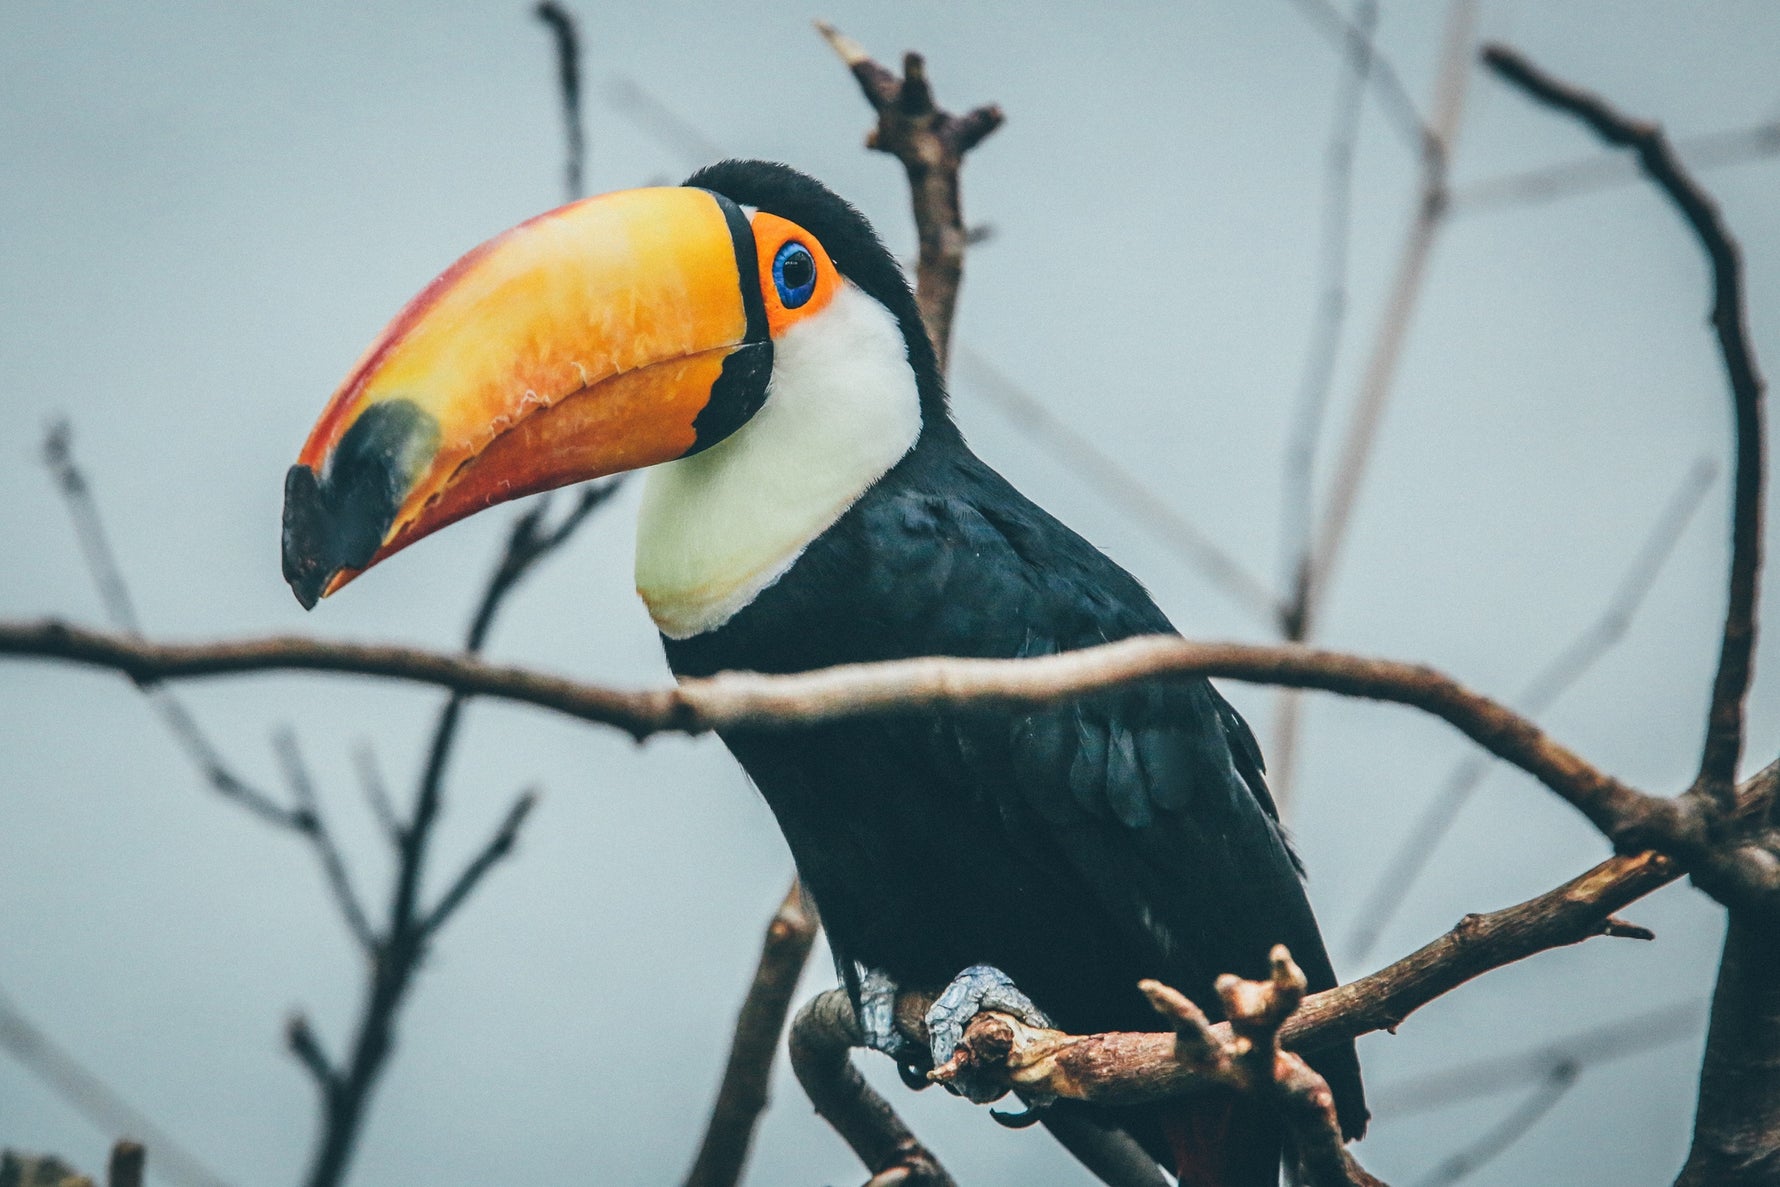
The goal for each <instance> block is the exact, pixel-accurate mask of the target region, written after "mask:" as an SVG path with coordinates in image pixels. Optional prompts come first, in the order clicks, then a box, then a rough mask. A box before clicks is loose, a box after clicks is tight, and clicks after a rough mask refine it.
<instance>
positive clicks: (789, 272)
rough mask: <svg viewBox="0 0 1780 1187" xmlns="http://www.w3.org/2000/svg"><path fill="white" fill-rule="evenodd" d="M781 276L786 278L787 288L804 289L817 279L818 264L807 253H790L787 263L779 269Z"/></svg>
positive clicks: (801, 251) (786, 258)
mask: <svg viewBox="0 0 1780 1187" xmlns="http://www.w3.org/2000/svg"><path fill="white" fill-rule="evenodd" d="M779 275H781V276H782V277H784V279H785V287H786V288H788V289H800V288H803V287H804V286H805V285H807V284H809V283H811V282H812V281H814V280H815V279H816V262H815V261H814V260H812V259H810V253H809V252H807V251H803V250H798V251H793V252H788V253H787V254H786V256H785V263H784V264H783V266H781V267H780V269H779Z"/></svg>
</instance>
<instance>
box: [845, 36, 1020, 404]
mask: <svg viewBox="0 0 1780 1187" xmlns="http://www.w3.org/2000/svg"><path fill="white" fill-rule="evenodd" d="M816 29H817V31H818V32H820V33H821V34H822V36H823V38H824V39H825V40H826V41H827V42H828V45H829V48H831V49H832V50H834V52H835V54H836V55H837V56H838V57H839V58H840V60H841V61H842V62H844V63H846V66H847V68H848V69H849V70H851V71H852V72H853V77H854V78H855V79H857V80H858V82H859V89H860V90H861V91H862V92H864V94H865V101H866V102H867V103H870V104H871V106H872V110H873V111H875V112H877V115H878V124H877V127H876V128H874V129H872V131H870V132H869V133H867V134H866V138H865V146H866V147H867V148H870V149H876V150H877V151H878V152H884V153H889V154H890V155H891V156H893V157H895V158H896V159H897V160H899V161H901V162H902V167H903V169H904V171H906V172H907V173H908V178H909V189H910V191H911V192H912V194H913V198H914V208H915V233H916V236H917V238H918V239H919V241H920V245H921V250H920V256H919V258H918V260H917V263H916V265H915V300H916V302H917V303H918V304H919V305H920V307H921V320H922V321H924V322H925V323H926V324H927V332H928V334H929V335H931V336H932V338H933V349H934V352H935V353H936V354H937V355H938V356H939V363H940V370H941V371H944V370H945V366H946V358H947V355H948V354H949V353H950V346H951V340H952V314H953V311H954V310H955V309H956V308H957V305H958V286H959V285H960V284H961V283H962V281H963V279H964V249H965V245H966V240H967V234H968V233H967V232H966V230H965V227H964V212H963V208H962V206H961V205H960V203H959V197H958V172H959V170H960V169H961V168H962V167H963V165H964V157H965V155H966V154H967V153H969V152H970V150H971V149H973V148H975V147H976V146H977V145H979V144H981V143H982V142H983V139H984V137H986V136H988V135H989V134H990V133H991V132H993V131H995V129H996V128H999V127H1000V126H1001V123H1002V120H1003V118H1004V117H1003V116H1002V114H1001V108H999V107H997V106H995V105H994V104H993V103H990V104H985V105H984V106H982V107H978V108H975V109H973V110H971V111H969V112H966V113H965V114H964V115H962V116H958V115H953V114H952V113H951V112H949V111H947V110H945V109H944V108H942V107H940V106H939V105H938V104H937V103H935V102H934V98H933V88H932V87H931V86H930V85H929V84H928V82H927V64H926V61H925V60H924V59H923V58H922V57H921V55H920V54H917V53H909V54H905V55H904V56H903V59H902V77H901V78H898V77H897V76H896V75H895V74H894V73H892V72H891V71H889V70H887V69H885V68H884V67H883V66H880V65H879V64H878V63H877V62H875V61H873V60H872V58H871V56H870V55H869V54H867V53H866V52H865V49H864V47H863V46H861V45H860V44H859V43H858V42H857V41H854V40H853V39H852V38H851V37H848V36H847V35H846V34H844V33H842V32H841V31H840V30H838V29H836V28H835V27H834V26H833V25H830V24H828V23H827V22H825V21H817V22H816Z"/></svg>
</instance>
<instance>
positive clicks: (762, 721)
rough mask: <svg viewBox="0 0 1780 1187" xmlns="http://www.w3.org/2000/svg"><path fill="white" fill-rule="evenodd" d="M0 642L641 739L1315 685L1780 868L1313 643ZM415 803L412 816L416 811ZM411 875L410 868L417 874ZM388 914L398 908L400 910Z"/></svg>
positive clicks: (1659, 827)
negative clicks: (1056, 647) (721, 646)
mask: <svg viewBox="0 0 1780 1187" xmlns="http://www.w3.org/2000/svg"><path fill="white" fill-rule="evenodd" d="M0 654H11V655H36V656H44V657H53V658H59V659H65V660H73V661H75V662H79V663H87V664H94V665H99V666H105V667H112V668H116V669H118V670H120V671H123V672H125V673H126V674H128V675H130V676H131V677H132V678H133V679H135V680H137V681H138V682H139V683H140V682H144V681H152V680H158V679H167V678H174V677H190V676H199V675H219V674H224V673H230V672H244V671H264V670H272V669H287V670H289V669H307V670H316V671H330V670H331V671H339V672H356V673H361V674H367V675H378V676H388V677H395V678H401V679H408V680H416V681H420V682H423V683H431V684H439V685H442V686H444V687H447V688H451V689H453V690H454V691H456V692H457V693H459V694H460V695H469V694H476V695H486V696H496V697H502V698H505V699H508V700H515V701H521V702H525V703H529V704H533V705H539V706H542V707H546V708H550V709H554V710H557V711H558V712H562V713H565V714H567V715H569V716H571V717H576V718H579V719H581V720H585V721H592V722H597V723H602V724H607V725H614V726H618V727H619V728H622V729H625V730H626V731H628V732H630V733H631V734H633V735H634V736H636V737H638V738H643V737H647V736H648V735H650V734H653V733H658V732H663V731H674V732H682V733H695V734H696V733H701V732H704V731H706V730H711V729H720V728H781V729H782V728H789V727H793V726H798V725H812V724H817V723H819V722H824V721H835V720H840V719H843V718H849V717H859V716H869V715H872V714H876V713H884V712H891V711H895V710H897V709H902V708H906V707H908V706H909V705H913V704H920V705H932V706H958V705H964V704H970V705H973V706H977V707H988V706H992V705H993V706H1002V707H1014V706H1033V705H1042V704H1049V703H1054V702H1056V701H1059V700H1065V699H1068V698H1070V697H1073V696H1077V695H1080V694H1082V693H1087V692H1093V691H1097V690H1101V689H1105V688H1110V687H1114V686H1117V685H1120V684H1124V683H1128V682H1131V681H1135V680H1141V679H1146V678H1153V677H1165V676H1187V675H1202V676H1225V677H1231V678H1234V679H1238V680H1246V681H1251V682H1256V683H1264V684H1276V685H1283V686H1287V687H1296V688H1317V689H1322V690H1324V691H1327V692H1335V693H1340V694H1342V695H1346V696H1355V697H1364V698H1368V699H1374V700H1383V701H1391V702H1394V703H1398V704H1403V705H1408V706H1411V707H1414V708H1418V709H1421V710H1423V711H1425V712H1428V713H1431V714H1433V715H1435V716H1437V717H1440V718H1441V719H1443V720H1445V721H1446V722H1448V723H1449V724H1451V725H1453V726H1454V727H1456V728H1457V729H1459V730H1460V731H1461V732H1462V733H1464V734H1465V735H1466V736H1467V737H1469V738H1471V739H1472V740H1473V741H1474V742H1476V743H1478V744H1479V745H1481V746H1482V747H1484V749H1486V750H1488V751H1489V752H1490V753H1492V754H1495V755H1496V756H1497V757H1499V758H1502V759H1505V760H1507V761H1508V762H1510V763H1513V764H1514V765H1515V766H1517V767H1520V768H1521V769H1522V770H1525V771H1527V772H1528V773H1529V774H1532V775H1533V776H1534V777H1535V778H1537V779H1539V780H1540V782H1542V783H1544V784H1545V785H1546V786H1548V787H1550V788H1551V789H1552V790H1553V791H1555V792H1557V793H1558V794H1559V795H1560V796H1562V797H1563V798H1564V799H1565V800H1567V801H1568V802H1569V803H1570V804H1571V805H1572V806H1574V807H1576V808H1577V809H1578V810H1579V811H1581V812H1582V813H1583V814H1584V815H1585V816H1587V817H1588V818H1589V820H1590V821H1592V822H1593V823H1594V824H1595V825H1596V826H1597V827H1598V828H1600V829H1601V831H1602V832H1603V833H1605V834H1606V835H1608V836H1609V837H1613V838H1616V839H1619V838H1623V837H1626V836H1632V835H1635V836H1637V837H1639V838H1641V839H1643V838H1648V839H1649V840H1648V841H1647V843H1650V844H1656V845H1660V846H1661V847H1662V848H1663V849H1664V850H1665V851H1670V852H1674V853H1675V854H1676V855H1677V856H1680V857H1682V858H1684V859H1685V860H1686V861H1687V862H1688V863H1689V865H1690V870H1691V872H1692V873H1694V875H1695V876H1696V878H1701V877H1703V876H1705V875H1708V874H1709V875H1710V880H1711V883H1712V885H1711V887H1710V889H1711V890H1712V892H1713V893H1714V894H1715V895H1727V896H1736V897H1743V898H1747V899H1749V900H1751V901H1760V902H1762V903H1764V904H1771V903H1772V900H1773V898H1774V892H1775V890H1776V884H1777V883H1780V870H1777V869H1776V868H1775V865H1774V863H1772V862H1771V861H1769V860H1768V858H1767V855H1766V853H1765V851H1761V850H1759V849H1758V848H1755V847H1751V846H1740V847H1735V848H1730V849H1725V850H1722V851H1721V850H1718V849H1714V848H1713V847H1712V846H1711V845H1710V843H1709V838H1707V836H1706V835H1705V832H1704V821H1703V820H1702V819H1701V818H1700V814H1699V811H1698V808H1697V804H1696V803H1695V802H1694V801H1692V800H1689V799H1688V798H1687V797H1679V798H1677V799H1663V798H1659V797H1653V796H1648V795H1645V794H1642V793H1640V792H1638V791H1636V790H1634V789H1632V788H1631V787H1629V786H1627V785H1626V784H1625V783H1623V782H1621V781H1620V780H1618V779H1615V778H1613V777H1612V776H1610V775H1607V774H1606V773H1604V772H1602V771H1600V770H1599V769H1598V768H1596V767H1594V766H1592V765H1590V764H1589V763H1587V762H1586V761H1584V760H1583V759H1582V758H1580V757H1579V756H1577V755H1576V754H1575V753H1574V752H1572V751H1570V750H1569V749H1567V748H1565V747H1564V746H1562V745H1561V744H1559V743H1557V742H1556V741H1554V740H1553V739H1551V738H1550V737H1548V736H1547V735H1546V734H1545V733H1544V732H1543V731H1542V730H1540V729H1539V728H1538V726H1537V725H1535V724H1534V723H1532V722H1530V721H1528V720H1527V719H1526V718H1524V717H1522V716H1520V715H1519V714H1516V713H1514V712H1513V711H1512V710H1510V709H1508V708H1507V707H1505V706H1503V705H1501V704H1499V703H1497V702H1495V701H1492V700H1490V699H1489V698H1487V697H1484V696H1480V695H1479V694H1477V693H1474V692H1471V691H1470V690H1468V689H1466V688H1464V687H1463V686H1462V685H1460V684H1458V683H1457V682H1456V681H1454V680H1452V679H1451V678H1450V677H1447V676H1444V675H1442V674H1440V673H1438V672H1436V671H1434V670H1432V669H1430V668H1426V667H1421V666H1417V665H1411V664H1402V663H1394V662H1391V661H1388V660H1377V659H1366V658H1362V657H1359V656H1352V655H1344V654H1341V653H1339V652H1331V651H1323V650H1318V649H1313V648H1307V647H1295V646H1279V647H1262V646H1254V645H1245V644H1237V643H1193V642H1188V641H1187V640H1185V639H1180V638H1176V637H1173V636H1166V635H1156V636H1147V637H1141V638H1134V639H1126V640H1123V641H1121V642H1117V643H1110V644H1106V645H1103V646H1100V647H1094V648H1088V649H1085V650H1082V651H1073V652H1066V653H1063V654H1060V655H1052V656H1043V657H1037V658H1033V659H1024V660H984V659H955V658H933V657H929V658H925V659H918V660H897V661H891V662H885V663H875V664H856V665H843V666H841V667H836V668H829V669H823V670H820V671H815V672H805V673H799V674H796V675H785V676H765V675H760V674H758V673H749V672H726V673H720V674H719V675H716V676H712V677H709V678H707V679H702V680H688V681H684V682H682V683H681V684H680V685H678V686H677V687H675V688H671V689H662V690H657V691H651V692H620V691H617V690H614V689H608V688H601V687H598V686H595V685H588V684H579V683H576V682H574V681H571V680H565V679H563V678H561V677H555V676H547V675H543V674H541V673H537V672H532V671H527V670H525V669H521V668H512V667H500V666H495V665H490V664H484V663H482V662H481V661H479V660H477V659H475V658H474V657H471V656H447V655H440V654H437V653H434V652H428V651H424V650H419V649H414V648H405V647H388V646H364V645H358V646H354V645H349V644H324V643H317V642H313V641H310V640H304V639H263V640H252V641H247V642H242V643H233V644H227V643H224V644H187V645H178V644H154V643H149V642H146V641H143V640H138V639H131V638H127V637H123V636H118V635H105V634H102V633H98V632H91V631H83V630H79V629H77V628H73V627H69V626H67V625H65V624H61V623H56V622H47V623H35V624H12V623H0ZM420 820H421V817H420V816H419V815H418V814H417V816H416V825H417V826H418V824H419V823H420ZM414 876H417V875H414ZM398 917H401V916H400V914H399V913H398Z"/></svg>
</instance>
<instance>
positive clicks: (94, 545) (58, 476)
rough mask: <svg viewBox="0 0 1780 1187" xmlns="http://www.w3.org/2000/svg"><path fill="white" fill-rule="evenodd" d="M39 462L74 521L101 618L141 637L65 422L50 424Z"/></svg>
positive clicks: (71, 429)
mask: <svg viewBox="0 0 1780 1187" xmlns="http://www.w3.org/2000/svg"><path fill="white" fill-rule="evenodd" d="M43 460H44V464H45V465H47V466H48V467H49V471H50V474H51V475H52V476H53V477H54V478H55V480H56V487H57V489H58V490H60V491H61V493H62V502H63V504H64V505H66V506H67V508H68V514H69V515H70V516H71V517H72V518H73V520H74V538H75V540H76V541H78V542H79V544H80V553H81V556H82V557H83V558H84V559H85V560H86V565H87V572H88V574H89V575H91V577H92V579H93V584H94V586H96V587H97V588H98V591H99V601H100V602H101V603H102V604H103V605H104V607H105V617H106V618H107V619H109V620H110V621H111V624H112V625H113V626H115V627H117V628H118V629H119V630H121V631H128V632H130V633H131V634H134V635H139V634H141V633H142V623H141V621H140V620H139V619H138V618H137V617H136V606H135V603H134V602H133V601H132V600H131V598H130V588H129V586H128V585H126V584H125V583H124V578H123V573H122V571H121V570H120V569H119V567H118V563H117V553H116V552H115V551H114V550H113V549H112V547H111V537H110V535H109V534H108V533H107V532H106V531H105V521H104V519H103V518H102V517H101V516H100V515H99V507H98V504H97V502H95V500H94V498H93V488H92V486H91V484H90V483H88V482H87V479H86V475H85V474H84V473H82V472H81V469H80V466H79V465H78V464H77V463H76V462H75V460H74V428H73V426H72V425H70V424H69V423H68V422H67V421H66V420H58V421H56V422H55V423H53V424H51V425H50V427H49V430H48V432H46V433H45V434H44V436H43Z"/></svg>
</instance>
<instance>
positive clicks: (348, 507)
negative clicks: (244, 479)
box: [284, 400, 439, 610]
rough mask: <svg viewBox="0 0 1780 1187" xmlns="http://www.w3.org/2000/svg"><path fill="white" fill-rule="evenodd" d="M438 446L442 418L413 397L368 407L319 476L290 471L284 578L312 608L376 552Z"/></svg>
mask: <svg viewBox="0 0 1780 1187" xmlns="http://www.w3.org/2000/svg"><path fill="white" fill-rule="evenodd" d="M438 448H439V423H438V421H436V420H434V419H433V417H432V416H431V415H430V414H429V413H427V412H426V411H425V410H423V409H422V408H420V406H419V405H417V404H414V403H413V402H412V401H409V400H385V401H383V402H381V403H377V404H373V405H371V406H370V407H369V408H366V409H365V410H364V412H363V413H361V414H360V416H359V418H358V419H357V420H356V421H354V422H353V424H352V427H351V428H349V429H347V430H346V434H345V436H343V437H341V438H340V443H339V445H337V446H336V447H335V448H334V452H333V455H332V456H331V457H330V458H329V459H328V461H327V464H326V465H325V466H324V467H323V472H322V473H321V474H319V475H318V474H316V472H315V471H314V470H312V469H310V468H309V467H308V466H305V465H295V466H292V467H291V468H290V470H289V472H287V473H286V474H285V476H284V579H285V581H287V582H289V583H290V587H291V592H292V593H294V594H296V595H297V601H299V602H301V603H302V604H303V609H305V610H309V609H313V608H314V606H315V603H316V602H317V601H319V600H320V599H321V595H322V594H323V593H325V592H326V591H327V588H328V585H329V583H331V582H332V581H333V580H334V578H335V577H336V576H337V575H338V574H339V573H340V572H341V571H342V570H345V569H363V568H364V567H365V566H366V565H368V564H370V563H371V558H372V557H374V556H376V555H377V550H378V549H379V548H381V547H382V546H383V538H384V537H385V536H386V535H388V533H389V529H390V525H391V524H393V523H394V522H395V518H396V512H397V511H398V510H399V509H400V508H401V506H402V502H403V500H404V499H406V498H407V495H408V490H409V488H410V487H412V486H413V484H414V479H415V477H416V476H418V475H419V474H420V472H421V471H422V470H423V469H424V468H425V467H426V464H427V463H428V462H430V461H431V460H432V458H433V455H434V454H435V453H437V452H438Z"/></svg>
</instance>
